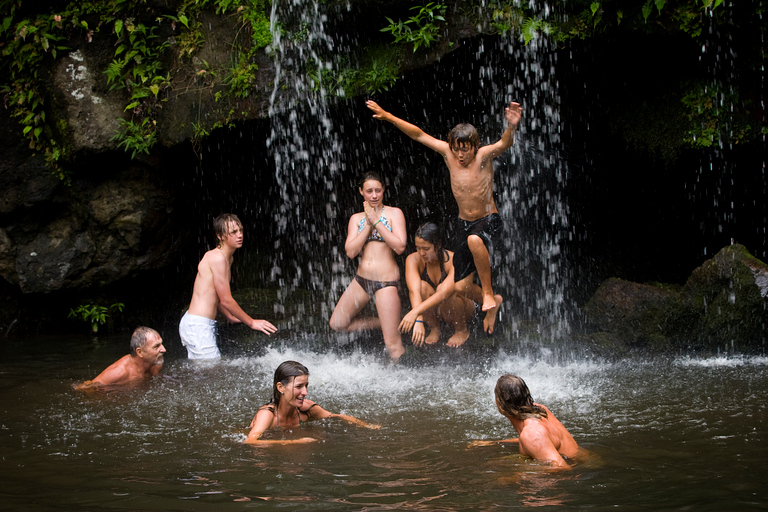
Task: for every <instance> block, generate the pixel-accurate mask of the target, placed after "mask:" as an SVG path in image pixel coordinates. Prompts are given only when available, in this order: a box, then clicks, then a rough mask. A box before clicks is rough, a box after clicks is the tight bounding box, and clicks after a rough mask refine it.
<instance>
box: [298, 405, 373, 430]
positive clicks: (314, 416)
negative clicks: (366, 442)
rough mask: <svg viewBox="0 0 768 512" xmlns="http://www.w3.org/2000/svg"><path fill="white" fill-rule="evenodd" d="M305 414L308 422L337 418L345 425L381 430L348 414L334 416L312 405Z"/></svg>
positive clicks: (334, 414)
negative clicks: (350, 424) (345, 423)
mask: <svg viewBox="0 0 768 512" xmlns="http://www.w3.org/2000/svg"><path fill="white" fill-rule="evenodd" d="M306 414H307V416H308V419H310V420H321V419H325V418H339V419H342V420H344V421H346V422H347V423H352V424H353V425H357V426H358V427H365V428H370V429H373V430H376V429H379V428H381V425H377V424H375V423H366V422H365V421H363V420H361V419H358V418H355V417H354V416H350V415H348V414H336V413H332V412H328V411H326V410H325V409H323V408H322V407H320V406H319V405H317V404H313V405H312V406H311V407H310V408H309V409H308V410H307V411H306Z"/></svg>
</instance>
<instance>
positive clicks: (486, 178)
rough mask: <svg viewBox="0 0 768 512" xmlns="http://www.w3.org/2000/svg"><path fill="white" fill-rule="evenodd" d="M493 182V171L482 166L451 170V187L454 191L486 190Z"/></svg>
mask: <svg viewBox="0 0 768 512" xmlns="http://www.w3.org/2000/svg"><path fill="white" fill-rule="evenodd" d="M492 184H493V173H492V172H489V171H487V170H485V169H482V168H479V167H478V168H476V169H472V168H469V169H458V170H452V171H451V188H453V190H454V193H457V192H462V193H472V192H483V191H486V190H488V189H489V188H490V187H491V186H492Z"/></svg>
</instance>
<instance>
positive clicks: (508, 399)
mask: <svg viewBox="0 0 768 512" xmlns="http://www.w3.org/2000/svg"><path fill="white" fill-rule="evenodd" d="M496 405H497V406H498V408H499V410H500V411H501V412H502V414H508V415H509V416H514V417H515V418H517V419H519V420H525V419H528V418H542V417H544V418H546V417H547V411H545V410H544V409H542V408H541V407H539V406H538V405H534V403H533V398H531V392H530V391H529V390H528V386H526V385H525V381H524V380H523V379H521V378H520V377H518V376H517V375H510V374H506V375H502V376H501V377H499V380H498V381H496Z"/></svg>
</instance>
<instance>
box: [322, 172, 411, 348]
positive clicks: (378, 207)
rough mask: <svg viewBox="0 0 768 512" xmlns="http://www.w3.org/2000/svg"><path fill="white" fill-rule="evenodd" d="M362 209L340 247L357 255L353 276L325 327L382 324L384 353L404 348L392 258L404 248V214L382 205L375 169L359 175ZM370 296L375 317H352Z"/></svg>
mask: <svg viewBox="0 0 768 512" xmlns="http://www.w3.org/2000/svg"><path fill="white" fill-rule="evenodd" d="M359 191H360V195H361V196H363V211H362V212H358V213H355V214H354V215H352V216H351V217H350V218H349V225H348V227H347V240H346V242H345V244H344V250H345V251H346V253H347V257H348V258H350V259H352V258H356V257H357V256H358V255H361V256H362V257H361V259H360V265H359V266H358V268H357V275H355V279H354V280H353V281H352V282H351V283H350V284H349V286H348V287H347V289H346V291H345V292H344V294H343V295H342V296H341V298H340V299H339V302H338V303H337V304H336V308H335V309H334V310H333V315H331V321H330V325H331V328H332V329H333V330H335V331H347V332H349V331H358V330H363V329H377V328H381V332H382V334H383V336H384V344H385V345H386V347H387V350H388V351H389V357H390V358H392V360H393V361H395V362H396V361H398V360H399V359H400V356H401V355H402V354H403V352H405V348H404V347H403V342H402V340H401V339H400V332H399V331H398V325H399V323H400V295H399V290H400V269H399V267H398V266H397V261H396V260H395V256H396V255H398V254H402V253H403V251H405V240H406V229H405V216H404V215H403V212H402V211H400V209H399V208H395V207H393V206H386V205H385V204H384V183H383V182H382V180H381V177H380V176H379V175H378V174H377V173H375V172H367V173H365V174H364V175H363V178H362V180H361V185H360V188H359ZM371 298H373V299H375V303H376V311H377V313H378V318H355V317H356V316H357V314H358V313H360V311H361V310H362V309H363V307H365V305H366V304H368V301H370V300H371Z"/></svg>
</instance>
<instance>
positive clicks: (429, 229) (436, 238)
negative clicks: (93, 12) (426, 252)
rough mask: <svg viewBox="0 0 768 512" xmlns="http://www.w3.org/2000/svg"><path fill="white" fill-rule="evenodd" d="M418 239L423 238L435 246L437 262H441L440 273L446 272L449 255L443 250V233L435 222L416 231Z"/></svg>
mask: <svg viewBox="0 0 768 512" xmlns="http://www.w3.org/2000/svg"><path fill="white" fill-rule="evenodd" d="M416 237H418V238H421V239H422V240H424V241H425V242H429V243H430V244H432V245H434V246H435V252H436V253H437V255H438V258H437V260H438V261H439V262H440V271H441V272H443V271H445V262H447V261H448V253H447V252H445V249H444V248H443V245H444V243H445V242H444V238H443V232H442V231H441V230H440V228H439V227H438V226H437V224H435V223H434V222H425V223H424V224H422V225H421V226H419V228H418V229H417V230H416Z"/></svg>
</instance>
